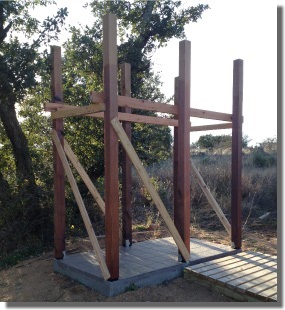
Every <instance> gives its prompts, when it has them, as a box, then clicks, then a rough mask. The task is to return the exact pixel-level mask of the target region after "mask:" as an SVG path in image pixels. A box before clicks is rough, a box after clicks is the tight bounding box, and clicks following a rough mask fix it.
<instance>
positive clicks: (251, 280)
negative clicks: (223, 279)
mask: <svg viewBox="0 0 285 310" xmlns="http://www.w3.org/2000/svg"><path fill="white" fill-rule="evenodd" d="M276 276H277V275H276V273H275V272H272V271H271V270H268V269H265V270H264V269H262V270H260V271H258V272H254V273H253V274H250V275H248V276H246V277H241V278H238V279H235V280H232V281H229V282H228V283H227V284H226V285H227V286H228V287H230V286H233V287H235V288H236V290H238V291H240V292H242V293H244V292H245V291H246V290H247V289H249V288H250V287H253V286H254V285H258V284H260V283H261V282H262V281H267V280H271V279H272V278H274V277H276Z"/></svg>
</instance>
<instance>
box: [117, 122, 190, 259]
mask: <svg viewBox="0 0 285 310" xmlns="http://www.w3.org/2000/svg"><path fill="white" fill-rule="evenodd" d="M111 124H112V126H113V128H114V129H115V131H116V133H117V135H118V138H119V139H120V142H121V143H122V145H123V147H124V149H125V150H126V152H127V153H128V156H129V158H130V160H131V161H132V163H133V165H134V167H135V168H136V170H137V172H138V174H139V176H140V178H141V180H142V181H143V183H144V184H145V186H146V188H147V190H148V192H149V194H150V196H151V197H152V199H153V202H154V204H155V205H156V207H157V209H158V211H159V213H160V214H161V216H162V218H163V220H164V222H165V224H166V225H167V227H168V229H169V231H170V233H171V235H172V237H173V239H174V241H175V243H176V245H177V247H178V248H179V250H180V252H181V255H182V256H183V258H184V259H185V261H186V262H188V261H189V258H190V254H189V252H188V250H187V248H186V246H185V244H184V242H183V240H182V239H181V237H180V235H179V232H178V231H177V229H176V227H175V225H174V223H173V221H172V219H171V217H170V216H169V214H168V212H167V210H166V208H165V206H164V204H163V202H162V200H161V198H160V197H159V195H158V193H157V191H156V190H155V188H154V186H153V184H152V183H151V180H150V178H149V176H148V174H147V172H146V170H145V168H144V166H143V164H142V162H141V161H140V159H139V157H138V155H137V153H136V151H135V150H134V148H133V146H132V144H131V142H130V140H129V138H128V137H127V135H126V133H125V131H124V128H123V126H122V125H121V124H120V122H119V120H118V118H116V117H115V118H113V119H112V120H111Z"/></svg>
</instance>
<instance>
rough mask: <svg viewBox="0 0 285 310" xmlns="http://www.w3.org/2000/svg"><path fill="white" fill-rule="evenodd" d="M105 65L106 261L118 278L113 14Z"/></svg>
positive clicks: (107, 21) (106, 29)
mask: <svg viewBox="0 0 285 310" xmlns="http://www.w3.org/2000/svg"><path fill="white" fill-rule="evenodd" d="M103 66H104V102H105V104H106V110H105V113H104V144H105V149H104V162H105V212H106V216H105V227H106V263H107V266H108V269H109V271H110V274H111V277H110V280H117V279H118V278H119V177H118V174H119V168H118V165H119V159H118V138H117V134H116V132H115V131H114V129H113V128H112V126H111V123H110V122H111V120H112V119H113V118H115V117H117V116H118V97H117V96H118V94H117V82H118V80H117V20H116V16H115V15H114V14H107V15H105V16H104V17H103Z"/></svg>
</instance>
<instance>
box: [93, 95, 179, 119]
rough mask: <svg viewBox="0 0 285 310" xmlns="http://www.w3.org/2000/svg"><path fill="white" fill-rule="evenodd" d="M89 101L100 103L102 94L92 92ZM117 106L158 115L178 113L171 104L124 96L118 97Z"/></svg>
mask: <svg viewBox="0 0 285 310" xmlns="http://www.w3.org/2000/svg"><path fill="white" fill-rule="evenodd" d="M90 99H91V102H102V99H103V97H102V93H98V92H94V91H92V92H91V93H90ZM118 106H119V107H123V108H131V109H139V110H146V111H153V112H160V113H170V114H177V113H178V109H177V107H175V106H173V105H171V104H167V103H160V102H154V101H150V100H145V99H137V98H132V97H130V96H126V95H121V96H118Z"/></svg>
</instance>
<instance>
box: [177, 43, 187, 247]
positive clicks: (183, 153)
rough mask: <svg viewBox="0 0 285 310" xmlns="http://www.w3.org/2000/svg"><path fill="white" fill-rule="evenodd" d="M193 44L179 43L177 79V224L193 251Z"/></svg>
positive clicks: (182, 236)
mask: <svg viewBox="0 0 285 310" xmlns="http://www.w3.org/2000/svg"><path fill="white" fill-rule="evenodd" d="M190 71H191V42H190V41H188V40H183V41H180V42H179V76H178V80H177V83H178V85H177V88H176V90H177V92H178V95H177V104H176V105H177V107H178V128H177V134H176V136H175V138H176V139H177V140H176V141H175V143H176V145H177V152H176V155H177V159H176V160H175V163H176V165H177V166H176V167H175V169H176V182H177V184H176V189H175V192H174V193H175V194H178V195H177V198H176V199H175V202H176V203H177V204H176V205H174V224H175V227H176V228H177V230H178V232H179V234H180V236H181V238H182V240H183V242H184V244H185V245H186V247H187V250H188V251H189V252H190V210H191V207H190V205H191V199H190V162H189V159H190V122H189V109H190V89H191V78H190Z"/></svg>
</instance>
